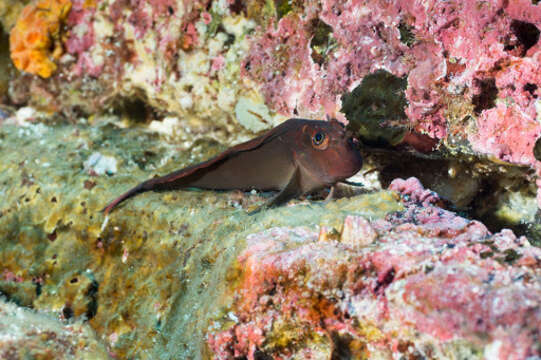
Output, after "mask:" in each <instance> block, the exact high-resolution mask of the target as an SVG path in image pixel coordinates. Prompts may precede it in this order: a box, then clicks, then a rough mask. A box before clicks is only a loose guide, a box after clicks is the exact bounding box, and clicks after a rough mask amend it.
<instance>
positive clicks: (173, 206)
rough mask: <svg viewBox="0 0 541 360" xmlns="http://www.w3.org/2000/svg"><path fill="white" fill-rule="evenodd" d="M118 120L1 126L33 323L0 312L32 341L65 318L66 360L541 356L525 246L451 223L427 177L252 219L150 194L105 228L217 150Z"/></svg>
mask: <svg viewBox="0 0 541 360" xmlns="http://www.w3.org/2000/svg"><path fill="white" fill-rule="evenodd" d="M113 120H114V119H111V118H109V119H108V118H101V119H90V120H88V121H85V122H82V123H79V124H75V125H73V124H70V125H63V124H57V125H44V124H31V123H28V122H26V123H19V124H16V125H8V124H7V123H5V124H4V125H2V126H1V127H0V157H1V158H2V162H1V163H0V193H1V194H2V198H3V201H2V203H1V205H0V249H1V250H0V256H1V259H2V260H1V262H0V274H1V279H0V292H1V293H2V294H4V296H5V297H6V298H7V300H8V301H9V302H11V303H15V304H17V306H19V307H28V308H31V309H33V310H31V311H30V310H22V309H20V308H17V307H15V305H13V304H9V305H2V307H1V308H0V312H2V313H3V314H5V313H6V311H8V310H9V312H10V315H9V316H11V317H12V318H13V319H14V320H13V321H11V320H8V322H9V323H12V324H10V326H11V327H13V326H20V327H21V328H20V329H21V331H20V333H21V334H26V335H24V336H30V337H31V336H34V339H39V338H38V337H39V336H42V335H40V332H39V331H36V332H34V333H32V334H28V333H25V332H24V329H23V328H22V326H27V325H24V321H22V320H21V319H22V317H23V316H32V317H33V318H36V319H39V318H43V319H45V320H44V323H45V322H51V321H53V320H54V322H55V325H54V330H50V331H49V332H48V334H55V335H54V337H56V339H57V340H58V339H60V338H61V337H62V336H64V338H69V344H67V343H66V344H67V345H65V346H67V347H69V348H70V349H71V350H70V351H71V353H68V354H67V355H66V356H68V358H69V356H70V354H75V355H73V357H77V356H78V355H77V354H81V352H80V351H83V349H84V350H85V351H90V352H91V355H90V356H91V358H106V357H108V356H109V357H112V358H119V359H124V358H153V359H198V358H216V359H233V358H249V359H270V358H276V359H287V358H290V359H292V358H323V359H342V358H371V359H374V358H382V359H387V358H388V359H391V358H402V357H403V358H409V359H421V358H468V359H471V358H490V359H526V358H528V357H532V358H534V357H535V356H541V348H540V345H539V344H540V343H541V340H540V332H541V325H540V324H541V307H540V302H541V271H540V269H541V249H540V248H538V247H535V246H533V245H532V244H530V242H529V241H528V239H527V238H525V237H517V236H515V235H514V234H513V233H512V232H511V231H509V230H502V231H500V232H498V233H494V234H493V233H490V232H489V231H488V230H487V228H486V227H485V226H484V225H483V224H482V223H480V222H478V221H474V220H469V219H466V218H463V217H461V216H459V215H457V214H455V213H453V212H451V211H449V210H446V209H445V204H446V202H445V201H442V200H440V199H439V197H438V196H437V194H435V193H433V192H431V191H429V190H425V189H423V187H422V186H421V184H420V183H419V181H418V180H416V179H415V178H410V179H408V180H400V179H397V180H394V181H393V182H392V183H391V186H390V189H389V190H387V191H375V192H365V193H364V194H357V195H353V196H351V197H349V198H348V197H344V198H341V199H337V200H333V201H331V202H328V203H323V202H322V201H317V200H315V199H311V198H306V199H299V200H294V201H291V202H290V203H289V204H288V205H287V206H282V207H279V208H274V209H270V210H266V211H262V212H260V213H257V214H256V215H251V216H250V215H248V211H247V210H248V209H252V208H253V207H254V206H257V205H259V204H261V203H263V202H264V201H265V199H266V198H267V197H268V196H270V195H269V194H265V193H263V194H261V193H242V192H211V191H176V192H165V193H152V192H151V193H145V194H142V195H140V196H138V197H135V198H133V199H130V200H129V201H128V202H126V203H125V204H123V205H122V206H121V207H119V208H118V209H117V210H115V211H114V212H113V213H112V214H111V215H110V216H109V219H108V222H106V223H104V221H105V219H104V217H103V215H102V214H101V213H100V212H99V210H100V209H101V208H102V207H103V206H104V204H106V203H107V201H108V200H110V199H111V198H113V197H114V196H116V195H118V194H119V193H121V192H122V191H124V190H126V189H127V188H129V187H131V186H133V185H134V184H136V183H138V182H140V181H141V180H143V179H146V178H148V177H151V176H153V175H154V174H164V173H166V172H169V171H171V170H173V169H177V168H181V167H183V166H185V165H187V164H190V163H194V162H197V161H200V160H203V159H204V158H206V157H208V156H211V155H212V154H215V153H217V152H218V151H220V150H222V149H223V147H222V146H220V145H218V144H217V143H216V142H215V141H213V140H211V139H207V138H204V137H202V138H200V139H198V140H194V141H192V142H190V143H182V144H179V143H173V142H170V141H169V140H167V139H164V138H161V137H160V136H159V135H158V134H156V133H153V132H151V131H149V130H147V129H144V128H131V129H122V128H120V127H119V126H118V124H119V123H118V122H115V121H113ZM89 121H90V122H91V124H87V122H89ZM6 309H8V310H6ZM10 309H11V310H10ZM34 312H35V313H34ZM42 313H48V315H44V314H42ZM28 314H31V315H28ZM1 317H2V320H0V351H4V349H7V348H8V347H9V346H10V345H9V344H10V342H13V341H14V340H13V338H11V337H10V336H8V334H11V333H12V328H11V327H9V326H6V324H5V322H4V320H6V319H7V318H6V317H5V316H4V315H2V316H1ZM17 324H19V325H17ZM43 326H45V325H43ZM47 326H48V325H47ZM51 326H52V325H51ZM73 326H77V327H78V328H77V329H83V330H73ZM67 328H69V329H72V330H69V331H71V332H69V331H68V330H66V329H67ZM68 332H69V333H68ZM92 332H94V333H95V334H96V339H97V341H99V342H100V343H101V345H93V344H94V342H93V341H96V340H93V339H94V338H93V337H92V336H93V335H92V334H91V333H92ZM91 335H92V336H91ZM51 336H53V335H51ZM74 336H79V338H78V339H79V341H73V337H74ZM25 339H26V340H28V339H30V338H29V337H27V338H25ZM41 339H42V338H41ZM26 340H25V341H26ZM42 340H43V339H42ZM21 341H22V340H21ZM58 341H59V340H58ZM89 343H90V344H91V345H88V344H89ZM25 344H27V345H25V346H27V347H29V349H28V351H29V353H32V351H33V350H32V349H33V348H34V347H36V348H37V347H39V346H42V342H40V341H38V340H36V341H29V340H28V341H27V342H25ZM100 346H103V348H102V347H100ZM104 348H106V349H107V351H105V350H103V349H104ZM13 354H14V355H12V356H11V358H21V357H22V356H23V355H24V354H23V353H21V352H18V353H17V352H15V353H13ZM21 354H23V355H21ZM8 358H10V357H8Z"/></svg>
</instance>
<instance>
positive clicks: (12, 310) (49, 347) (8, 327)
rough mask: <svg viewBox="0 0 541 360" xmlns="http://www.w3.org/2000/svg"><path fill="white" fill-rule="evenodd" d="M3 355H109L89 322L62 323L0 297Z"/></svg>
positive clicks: (85, 357)
mask: <svg viewBox="0 0 541 360" xmlns="http://www.w3.org/2000/svg"><path fill="white" fill-rule="evenodd" d="M0 357H1V358H2V359H110V357H109V354H108V353H107V349H106V347H105V346H104V345H103V344H102V343H101V342H100V341H98V339H97V337H96V335H95V334H94V332H93V331H92V329H91V328H90V326H88V325H87V324H82V323H81V322H76V323H69V324H68V323H63V322H61V321H59V320H58V319H57V318H55V316H53V315H51V314H42V313H39V312H36V311H32V310H29V309H26V308H22V307H18V306H17V305H15V304H12V303H9V302H6V301H5V300H4V299H0Z"/></svg>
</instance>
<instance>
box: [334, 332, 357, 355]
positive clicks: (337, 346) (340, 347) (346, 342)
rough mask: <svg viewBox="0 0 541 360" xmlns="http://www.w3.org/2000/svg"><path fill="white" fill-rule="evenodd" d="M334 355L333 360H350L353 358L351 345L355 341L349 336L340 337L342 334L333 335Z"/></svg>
mask: <svg viewBox="0 0 541 360" xmlns="http://www.w3.org/2000/svg"><path fill="white" fill-rule="evenodd" d="M331 340H332V353H331V360H348V359H352V358H353V354H352V353H351V349H350V343H351V341H352V340H353V339H352V337H351V336H350V335H348V334H345V335H342V336H340V334H338V333H336V332H333V333H331Z"/></svg>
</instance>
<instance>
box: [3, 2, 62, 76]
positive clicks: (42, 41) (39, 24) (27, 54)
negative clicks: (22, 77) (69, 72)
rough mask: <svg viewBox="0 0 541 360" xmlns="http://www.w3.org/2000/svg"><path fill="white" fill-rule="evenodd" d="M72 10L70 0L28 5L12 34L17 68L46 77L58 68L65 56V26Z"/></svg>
mask: <svg viewBox="0 0 541 360" xmlns="http://www.w3.org/2000/svg"><path fill="white" fill-rule="evenodd" d="M70 9H71V1H70V0H41V1H39V2H37V3H34V4H29V5H27V6H26V7H25V8H24V9H23V12H22V14H21V15H20V16H19V18H18V20H17V23H16V25H15V27H14V28H13V29H12V30H11V33H10V38H9V41H10V54H11V59H12V60H13V64H15V67H16V68H17V69H19V70H21V71H25V72H27V73H30V74H36V75H39V76H41V77H42V78H48V77H50V76H51V75H52V73H53V72H54V71H55V70H56V68H57V66H56V64H55V62H54V60H58V59H59V58H60V56H61V55H62V44H61V27H62V22H63V21H64V20H65V19H66V17H67V15H68V13H69V11H70Z"/></svg>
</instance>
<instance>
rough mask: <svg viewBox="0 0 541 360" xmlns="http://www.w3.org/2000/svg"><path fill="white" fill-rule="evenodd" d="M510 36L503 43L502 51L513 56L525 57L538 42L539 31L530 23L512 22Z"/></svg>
mask: <svg viewBox="0 0 541 360" xmlns="http://www.w3.org/2000/svg"><path fill="white" fill-rule="evenodd" d="M510 30H511V34H512V35H510V36H509V37H507V39H506V41H505V46H504V50H506V51H509V52H512V53H513V55H515V56H525V55H526V53H527V52H528V50H529V49H531V48H532V47H533V46H534V45H535V44H537V42H538V41H539V29H538V28H537V26H535V25H534V24H532V23H529V22H525V21H520V20H513V21H512V22H511V26H510Z"/></svg>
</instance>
